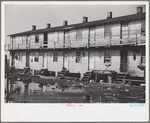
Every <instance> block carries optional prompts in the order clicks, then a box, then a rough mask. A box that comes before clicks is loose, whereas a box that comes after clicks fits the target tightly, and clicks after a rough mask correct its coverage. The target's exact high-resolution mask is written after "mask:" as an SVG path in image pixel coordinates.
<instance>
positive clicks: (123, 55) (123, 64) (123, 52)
mask: <svg viewBox="0 0 150 123" xmlns="http://www.w3.org/2000/svg"><path fill="white" fill-rule="evenodd" d="M120 56H121V60H120V62H121V63H120V72H127V69H128V59H127V56H128V52H127V50H121V52H120Z"/></svg>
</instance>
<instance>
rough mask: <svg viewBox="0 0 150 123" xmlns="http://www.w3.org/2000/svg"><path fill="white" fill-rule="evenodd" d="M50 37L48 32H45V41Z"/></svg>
mask: <svg viewBox="0 0 150 123" xmlns="http://www.w3.org/2000/svg"><path fill="white" fill-rule="evenodd" d="M47 39H48V35H47V32H45V33H44V41H47Z"/></svg>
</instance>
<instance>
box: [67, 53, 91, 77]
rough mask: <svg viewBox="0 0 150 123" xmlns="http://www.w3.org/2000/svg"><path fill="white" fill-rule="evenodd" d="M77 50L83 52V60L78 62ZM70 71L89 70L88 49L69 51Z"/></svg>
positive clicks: (83, 71) (80, 71)
mask: <svg viewBox="0 0 150 123" xmlns="http://www.w3.org/2000/svg"><path fill="white" fill-rule="evenodd" d="M76 52H81V62H80V63H76ZM69 71H70V72H71V73H81V77H82V76H83V73H85V72H87V71H88V51H87V50H72V51H69Z"/></svg>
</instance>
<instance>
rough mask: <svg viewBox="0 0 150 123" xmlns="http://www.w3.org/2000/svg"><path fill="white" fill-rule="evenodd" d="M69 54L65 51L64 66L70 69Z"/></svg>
mask: <svg viewBox="0 0 150 123" xmlns="http://www.w3.org/2000/svg"><path fill="white" fill-rule="evenodd" d="M68 57H69V55H68V53H67V52H64V55H63V58H64V67H65V68H66V69H67V70H68V69H69V63H68V62H69V58H68Z"/></svg>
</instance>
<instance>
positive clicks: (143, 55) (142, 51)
mask: <svg viewBox="0 0 150 123" xmlns="http://www.w3.org/2000/svg"><path fill="white" fill-rule="evenodd" d="M144 59H145V60H144ZM143 61H144V62H143ZM141 63H146V57H145V49H141Z"/></svg>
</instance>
